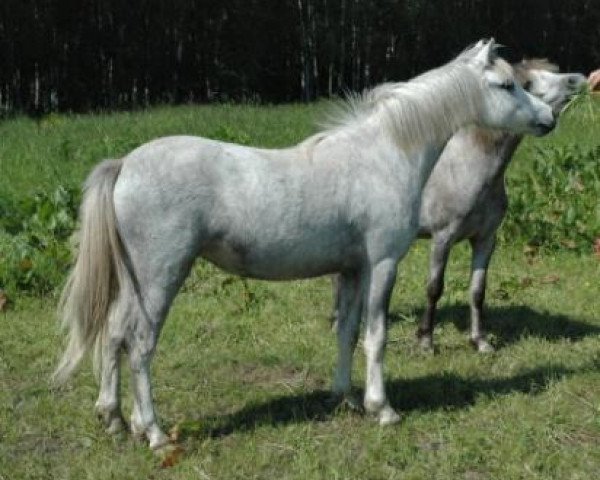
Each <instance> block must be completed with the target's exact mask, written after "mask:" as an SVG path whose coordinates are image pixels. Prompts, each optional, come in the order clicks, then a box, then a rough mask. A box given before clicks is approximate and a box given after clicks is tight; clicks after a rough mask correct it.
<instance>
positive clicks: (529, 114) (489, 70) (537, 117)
mask: <svg viewBox="0 0 600 480" xmlns="http://www.w3.org/2000/svg"><path fill="white" fill-rule="evenodd" d="M497 47H498V45H497V44H496V43H495V42H494V39H491V40H489V41H487V42H486V41H483V40H480V41H479V42H478V43H477V44H476V45H475V46H474V47H471V48H470V49H468V50H466V51H465V52H463V53H462V54H461V55H460V56H459V57H458V60H462V61H465V62H467V64H468V65H469V67H470V68H471V69H472V70H474V71H475V73H476V74H477V75H478V76H479V77H480V79H481V101H480V112H479V119H478V123H479V126H482V127H487V128H496V129H500V130H506V131H509V132H513V133H517V134H524V133H529V134H533V135H536V136H541V135H545V134H547V133H548V132H550V131H551V130H552V129H553V128H554V126H555V125H556V120H555V118H554V115H553V114H552V109H551V108H550V107H549V106H548V105H547V104H545V103H544V102H543V101H541V100H540V99H538V98H536V97H534V96H533V95H530V94H529V93H527V92H526V91H525V90H524V89H523V88H522V87H521V85H519V82H518V81H516V79H515V73H514V71H513V69H512V67H511V66H510V65H509V64H508V63H506V62H505V61H504V60H502V59H500V58H499V57H498V54H497V53H496V49H497Z"/></svg>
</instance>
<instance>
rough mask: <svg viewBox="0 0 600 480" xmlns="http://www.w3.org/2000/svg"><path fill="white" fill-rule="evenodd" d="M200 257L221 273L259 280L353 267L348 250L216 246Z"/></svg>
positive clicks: (220, 244)
mask: <svg viewBox="0 0 600 480" xmlns="http://www.w3.org/2000/svg"><path fill="white" fill-rule="evenodd" d="M343 252H346V254H343ZM200 255H201V256H202V257H203V258H205V259H206V260H208V261H210V262H211V263H213V264H215V265H216V266H218V267H220V268H222V269H223V270H226V271H228V272H231V273H235V274H237V275H241V276H244V277H250V278H257V279H262V280H295V279H300V278H311V277H318V276H321V275H327V274H330V273H337V272H340V271H344V270H348V269H352V268H353V267H354V265H355V264H356V263H357V255H356V254H355V252H353V251H352V249H350V250H349V249H347V248H330V247H329V248H328V247H322V246H319V245H313V246H312V247H310V246H309V247H300V248H286V247H285V246H277V247H274V248H267V249H262V248H257V247H249V248H244V247H242V246H239V245H235V246H233V245H231V244H229V243H219V244H218V245H211V246H209V247H208V248H205V249H203V250H202V252H201V254H200Z"/></svg>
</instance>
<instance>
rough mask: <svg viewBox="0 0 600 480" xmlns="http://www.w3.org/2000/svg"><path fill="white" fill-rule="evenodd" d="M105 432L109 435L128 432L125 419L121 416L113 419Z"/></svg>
mask: <svg viewBox="0 0 600 480" xmlns="http://www.w3.org/2000/svg"><path fill="white" fill-rule="evenodd" d="M105 431H106V433H108V434H109V435H117V434H119V433H121V432H126V431H127V424H126V423H125V420H124V419H123V417H121V416H119V417H116V418H113V419H112V420H111V421H110V423H109V424H108V425H107V427H106V430H105Z"/></svg>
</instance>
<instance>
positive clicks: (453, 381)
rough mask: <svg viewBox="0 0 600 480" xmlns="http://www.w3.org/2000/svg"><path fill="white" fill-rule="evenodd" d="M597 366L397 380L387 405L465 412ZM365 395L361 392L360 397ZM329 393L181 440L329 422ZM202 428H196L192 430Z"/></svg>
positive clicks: (278, 404)
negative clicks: (492, 375) (487, 399)
mask: <svg viewBox="0 0 600 480" xmlns="http://www.w3.org/2000/svg"><path fill="white" fill-rule="evenodd" d="M598 367H600V365H597V364H594V365H590V366H589V367H586V368H583V369H578V370H573V369H569V368H565V367H563V366H558V365H548V366H546V367H540V368H536V369H532V370H529V371H525V372H522V373H519V374H517V375H514V376H511V377H506V378H492V379H480V378H471V377H463V376H460V375H456V374H453V373H440V374H433V375H427V376H424V377H420V378H416V379H398V380H394V381H392V382H388V384H387V391H388V394H389V398H390V403H391V404H392V405H393V406H394V408H396V409H398V410H399V411H400V412H401V413H408V412H411V411H436V410H456V409H463V408H468V407H469V406H471V405H473V404H475V402H476V400H477V399H478V398H480V397H481V396H488V397H491V396H497V395H508V394H511V393H515V392H516V393H525V394H529V395H536V394H538V393H540V392H543V391H544V390H545V389H546V388H547V387H548V386H549V385H550V384H551V383H552V382H554V381H555V380H557V379H560V378H562V377H565V376H570V375H573V374H575V373H578V372H582V371H587V370H589V369H597V368H598ZM362 393H363V392H360V394H361V396H362ZM338 408H339V407H338V405H337V404H336V403H335V402H333V401H332V397H331V394H330V392H329V391H326V390H316V391H312V392H307V393H299V394H291V395H284V396H281V397H277V398H274V399H272V400H268V401H266V402H264V403H257V404H251V405H247V406H246V407H244V408H242V409H241V410H239V411H237V412H234V413H231V414H228V415H222V416H213V417H204V418H202V419H201V420H200V421H199V422H191V424H188V428H186V426H185V425H184V427H183V429H182V432H181V433H182V438H185V437H199V438H200V437H204V438H205V437H206V436H209V437H212V438H219V437H223V436H227V435H230V434H232V433H235V432H246V431H252V430H254V429H256V428H257V427H260V426H265V425H272V426H277V425H287V424H291V423H302V422H320V421H326V420H330V419H331V418H332V417H333V416H334V415H335V413H336V411H337V410H338ZM194 423H197V424H198V425H202V428H201V429H200V428H194V426H193V424H194Z"/></svg>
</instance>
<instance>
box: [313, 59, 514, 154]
mask: <svg viewBox="0 0 600 480" xmlns="http://www.w3.org/2000/svg"><path fill="white" fill-rule="evenodd" d="M464 55H465V54H461V55H459V57H457V59H455V60H454V61H452V62H450V63H448V64H446V65H445V66H443V67H440V68H437V69H434V70H431V71H429V72H426V73H424V74H422V75H420V76H418V77H416V78H414V79H412V80H410V81H409V82H402V83H385V84H382V85H379V86H377V87H375V88H373V89H371V90H368V91H365V92H364V93H362V94H360V95H351V96H349V97H348V98H347V99H346V102H345V105H344V106H343V107H342V108H341V109H338V112H336V114H334V115H333V116H331V117H330V119H329V125H328V127H327V130H326V131H325V132H323V133H327V132H331V131H335V130H339V129H346V128H350V127H352V126H357V125H360V124H361V123H362V122H365V121H367V120H368V119H375V120H379V121H380V122H381V123H382V126H383V127H384V129H385V131H386V132H387V133H388V134H389V135H390V136H391V137H392V138H393V140H395V141H396V142H397V143H398V144H400V145H401V146H402V147H404V148H408V149H410V148H411V147H414V146H419V145H423V144H425V143H430V142H437V141H444V140H445V139H447V138H448V137H449V136H450V135H451V134H452V133H453V132H455V131H456V130H458V129H459V128H460V127H461V126H463V125H464V124H465V123H466V122H469V121H471V120H474V119H475V118H476V117H477V115H478V112H479V111H480V110H481V105H482V96H481V81H480V79H479V78H478V77H477V75H476V74H475V72H474V71H472V70H471V68H469V67H468V66H467V65H466V63H467V61H468V59H467V58H465V57H464ZM509 68H510V67H509Z"/></svg>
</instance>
